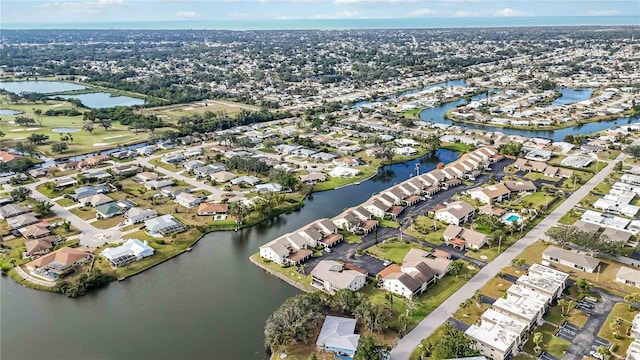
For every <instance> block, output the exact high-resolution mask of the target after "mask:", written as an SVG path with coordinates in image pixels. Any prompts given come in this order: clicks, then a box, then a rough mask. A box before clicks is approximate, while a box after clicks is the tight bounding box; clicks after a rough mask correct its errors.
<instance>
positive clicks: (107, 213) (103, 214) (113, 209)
mask: <svg viewBox="0 0 640 360" xmlns="http://www.w3.org/2000/svg"><path fill="white" fill-rule="evenodd" d="M93 210H95V212H96V218H98V219H108V218H111V217H114V216H117V215H121V214H122V213H124V212H125V210H126V207H125V206H121V205H120V204H119V203H115V202H109V203H106V204H101V205H98V206H96V207H94V208H93Z"/></svg>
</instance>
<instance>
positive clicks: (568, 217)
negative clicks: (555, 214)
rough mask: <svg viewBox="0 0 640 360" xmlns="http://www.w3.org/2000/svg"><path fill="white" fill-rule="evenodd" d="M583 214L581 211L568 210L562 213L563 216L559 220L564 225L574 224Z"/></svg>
mask: <svg viewBox="0 0 640 360" xmlns="http://www.w3.org/2000/svg"><path fill="white" fill-rule="evenodd" d="M581 216H582V212H581V211H576V212H568V213H565V214H564V215H562V217H561V218H560V219H559V220H558V222H559V223H560V224H563V225H573V224H574V223H575V222H576V221H578V220H580V217H581Z"/></svg>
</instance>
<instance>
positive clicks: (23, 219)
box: [6, 212, 40, 230]
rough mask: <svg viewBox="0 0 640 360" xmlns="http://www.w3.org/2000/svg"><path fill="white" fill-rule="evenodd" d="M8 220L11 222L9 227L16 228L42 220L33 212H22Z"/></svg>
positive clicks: (8, 222)
mask: <svg viewBox="0 0 640 360" xmlns="http://www.w3.org/2000/svg"><path fill="white" fill-rule="evenodd" d="M6 220H7V224H9V227H10V228H11V229H15V230H17V229H20V228H23V227H25V226H29V225H33V224H36V223H39V222H40V220H38V218H37V217H36V215H35V214H34V213H32V212H29V213H25V214H21V215H18V216H13V217H10V218H8V219H6Z"/></svg>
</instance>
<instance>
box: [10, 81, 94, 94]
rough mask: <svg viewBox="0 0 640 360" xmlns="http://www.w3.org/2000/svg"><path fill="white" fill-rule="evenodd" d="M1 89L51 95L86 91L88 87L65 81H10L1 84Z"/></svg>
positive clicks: (16, 92)
mask: <svg viewBox="0 0 640 360" xmlns="http://www.w3.org/2000/svg"><path fill="white" fill-rule="evenodd" d="M0 89H3V90H6V91H9V92H12V93H14V94H20V93H22V92H35V93H41V94H49V93H59V92H64V91H72V90H84V89H86V87H84V86H82V85H78V84H74V83H70V82H64V81H8V82H0Z"/></svg>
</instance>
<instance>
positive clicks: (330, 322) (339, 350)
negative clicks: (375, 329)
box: [316, 315, 360, 359]
mask: <svg viewBox="0 0 640 360" xmlns="http://www.w3.org/2000/svg"><path fill="white" fill-rule="evenodd" d="M356 324H357V321H356V320H355V319H348V318H342V317H337V316H330V315H327V316H326V317H325V319H324V323H323V324H322V329H320V334H319V335H318V340H317V341H316V346H317V347H318V348H319V349H321V350H324V351H329V352H332V353H334V354H335V357H336V358H339V359H345V358H347V359H352V358H353V356H354V355H355V353H356V349H357V348H358V341H359V340H360V335H358V334H355V329H356Z"/></svg>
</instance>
